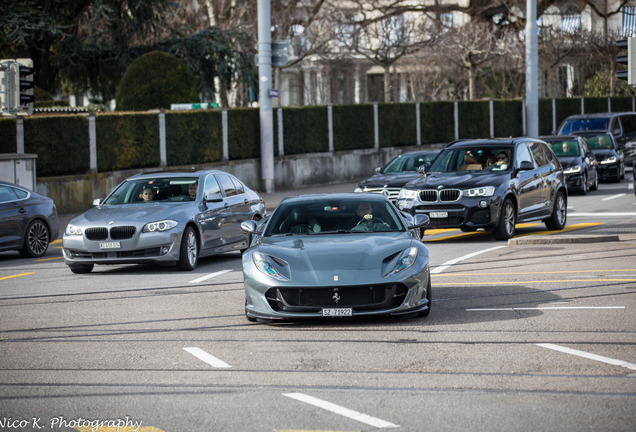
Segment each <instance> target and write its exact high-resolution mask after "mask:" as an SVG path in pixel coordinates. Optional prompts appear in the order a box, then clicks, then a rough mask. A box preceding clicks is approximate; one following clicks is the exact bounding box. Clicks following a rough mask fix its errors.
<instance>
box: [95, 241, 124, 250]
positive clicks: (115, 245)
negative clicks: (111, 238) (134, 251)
mask: <svg viewBox="0 0 636 432" xmlns="http://www.w3.org/2000/svg"><path fill="white" fill-rule="evenodd" d="M99 248H100V249H119V248H121V244H120V243H119V242H103V243H100V244H99Z"/></svg>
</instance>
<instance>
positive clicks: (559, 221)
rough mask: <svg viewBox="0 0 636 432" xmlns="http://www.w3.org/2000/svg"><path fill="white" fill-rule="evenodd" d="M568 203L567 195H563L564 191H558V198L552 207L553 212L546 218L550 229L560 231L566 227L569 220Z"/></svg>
mask: <svg viewBox="0 0 636 432" xmlns="http://www.w3.org/2000/svg"><path fill="white" fill-rule="evenodd" d="M567 212H568V209H567V203H566V201H565V196H563V193H562V192H557V194H556V198H555V199H554V208H553V209H552V214H551V215H550V218H549V219H546V221H545V226H546V227H547V228H548V229H549V230H553V231H558V230H562V229H563V228H565V223H566V221H567V216H568V215H567Z"/></svg>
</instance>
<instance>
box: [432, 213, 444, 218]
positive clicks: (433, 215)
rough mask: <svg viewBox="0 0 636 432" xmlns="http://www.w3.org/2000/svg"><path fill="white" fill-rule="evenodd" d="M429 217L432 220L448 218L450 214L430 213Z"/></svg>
mask: <svg viewBox="0 0 636 432" xmlns="http://www.w3.org/2000/svg"><path fill="white" fill-rule="evenodd" d="M429 216H430V217H432V218H447V217H448V212H430V213H429Z"/></svg>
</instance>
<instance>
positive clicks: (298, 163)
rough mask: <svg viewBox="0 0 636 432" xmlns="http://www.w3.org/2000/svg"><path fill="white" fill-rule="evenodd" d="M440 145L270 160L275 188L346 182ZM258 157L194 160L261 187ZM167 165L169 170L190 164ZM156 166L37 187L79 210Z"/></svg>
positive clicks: (62, 209) (44, 180) (60, 207)
mask: <svg viewBox="0 0 636 432" xmlns="http://www.w3.org/2000/svg"><path fill="white" fill-rule="evenodd" d="M439 148H442V145H441V144H439V145H438V144H434V145H420V146H412V147H388V148H380V149H365V150H352V151H346V152H345V151H343V152H333V153H308V154H302V155H294V156H282V157H277V158H275V160H274V170H275V176H276V178H275V179H274V188H275V189H276V190H288V189H295V188H302V187H308V186H320V185H329V184H338V183H348V182H356V181H360V180H363V179H365V178H367V177H369V176H371V175H372V174H373V171H374V169H375V168H376V167H378V166H381V165H384V164H386V163H387V162H389V161H390V160H391V159H392V158H394V157H395V156H397V155H399V154H401V153H404V152H407V151H412V150H430V149H439ZM260 163H261V160H260V159H244V160H235V161H226V162H219V163H214V164H205V165H195V167H196V168H209V169H220V170H223V171H227V172H229V173H231V174H234V175H235V176H236V177H238V178H240V179H241V180H243V181H244V182H245V184H247V185H248V186H249V187H251V188H252V189H255V190H261V191H262V188H261V165H260ZM190 167H191V166H187V167H169V169H178V168H190ZM158 170H159V168H150V169H137V170H125V171H114V172H108V173H98V174H83V175H72V176H60V177H41V178H38V179H37V186H36V191H37V192H38V193H41V194H43V195H46V196H48V197H51V198H52V199H53V200H54V201H55V204H56V206H57V211H58V213H60V214H62V213H81V212H83V211H85V210H87V209H89V208H90V207H91V206H92V203H93V200H94V199H95V198H104V197H106V195H107V194H108V193H109V192H110V191H111V190H113V188H114V187H115V186H117V185H118V184H119V183H121V182H122V181H123V180H125V179H126V178H128V177H130V176H131V175H134V174H138V173H141V172H149V171H158Z"/></svg>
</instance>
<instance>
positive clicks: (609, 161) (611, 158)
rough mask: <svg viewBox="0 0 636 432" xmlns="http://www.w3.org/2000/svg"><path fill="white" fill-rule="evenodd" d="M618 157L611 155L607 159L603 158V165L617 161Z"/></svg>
mask: <svg viewBox="0 0 636 432" xmlns="http://www.w3.org/2000/svg"><path fill="white" fill-rule="evenodd" d="M617 160H618V159H617V158H616V156H610V157H608V158H607V159H605V160H603V162H601V163H602V164H603V165H607V164H613V163H616V161H617Z"/></svg>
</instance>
